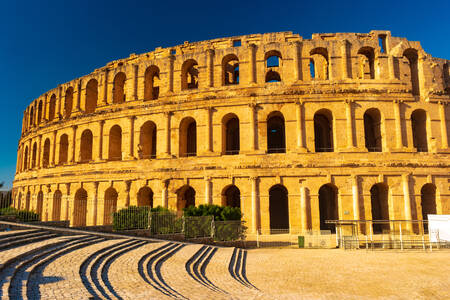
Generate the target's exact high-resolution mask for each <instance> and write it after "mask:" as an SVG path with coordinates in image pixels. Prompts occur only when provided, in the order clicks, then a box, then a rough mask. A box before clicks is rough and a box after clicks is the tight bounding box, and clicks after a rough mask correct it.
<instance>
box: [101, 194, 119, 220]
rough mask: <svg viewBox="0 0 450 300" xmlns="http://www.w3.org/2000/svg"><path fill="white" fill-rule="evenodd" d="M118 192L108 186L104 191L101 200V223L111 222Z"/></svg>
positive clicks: (115, 208)
mask: <svg viewBox="0 0 450 300" xmlns="http://www.w3.org/2000/svg"><path fill="white" fill-rule="evenodd" d="M118 196H119V194H118V193H117V191H116V190H115V189H114V188H113V187H110V188H108V189H107V190H106V191H105V197H104V199H103V200H104V201H103V225H110V224H112V222H113V213H115V212H116V210H117V198H118Z"/></svg>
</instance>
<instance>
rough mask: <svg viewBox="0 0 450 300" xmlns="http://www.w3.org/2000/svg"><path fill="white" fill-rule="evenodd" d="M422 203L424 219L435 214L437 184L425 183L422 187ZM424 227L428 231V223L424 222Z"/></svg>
mask: <svg viewBox="0 0 450 300" xmlns="http://www.w3.org/2000/svg"><path fill="white" fill-rule="evenodd" d="M420 205H421V206H422V220H424V221H426V220H428V215H435V214H436V213H437V210H436V186H435V185H434V184H432V183H427V184H425V185H424V186H423V187H422V188H421V189H420ZM423 229H424V230H425V232H428V223H423Z"/></svg>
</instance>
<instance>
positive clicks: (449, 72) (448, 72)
mask: <svg viewBox="0 0 450 300" xmlns="http://www.w3.org/2000/svg"><path fill="white" fill-rule="evenodd" d="M442 72H443V79H444V80H443V81H444V90H445V91H446V92H447V94H449V95H450V67H449V63H445V64H444V66H443V71H442Z"/></svg>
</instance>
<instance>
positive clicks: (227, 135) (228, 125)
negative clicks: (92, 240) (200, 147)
mask: <svg viewBox="0 0 450 300" xmlns="http://www.w3.org/2000/svg"><path fill="white" fill-rule="evenodd" d="M239 150H240V132H239V118H238V116H236V115H235V114H233V113H229V114H227V115H225V116H224V117H223V118H222V153H223V154H225V155H234V154H239Z"/></svg>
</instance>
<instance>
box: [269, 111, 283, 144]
mask: <svg viewBox="0 0 450 300" xmlns="http://www.w3.org/2000/svg"><path fill="white" fill-rule="evenodd" d="M285 152H286V133H285V127H284V117H283V115H282V114H281V113H280V112H272V113H270V114H269V116H268V117H267V153H285Z"/></svg>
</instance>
